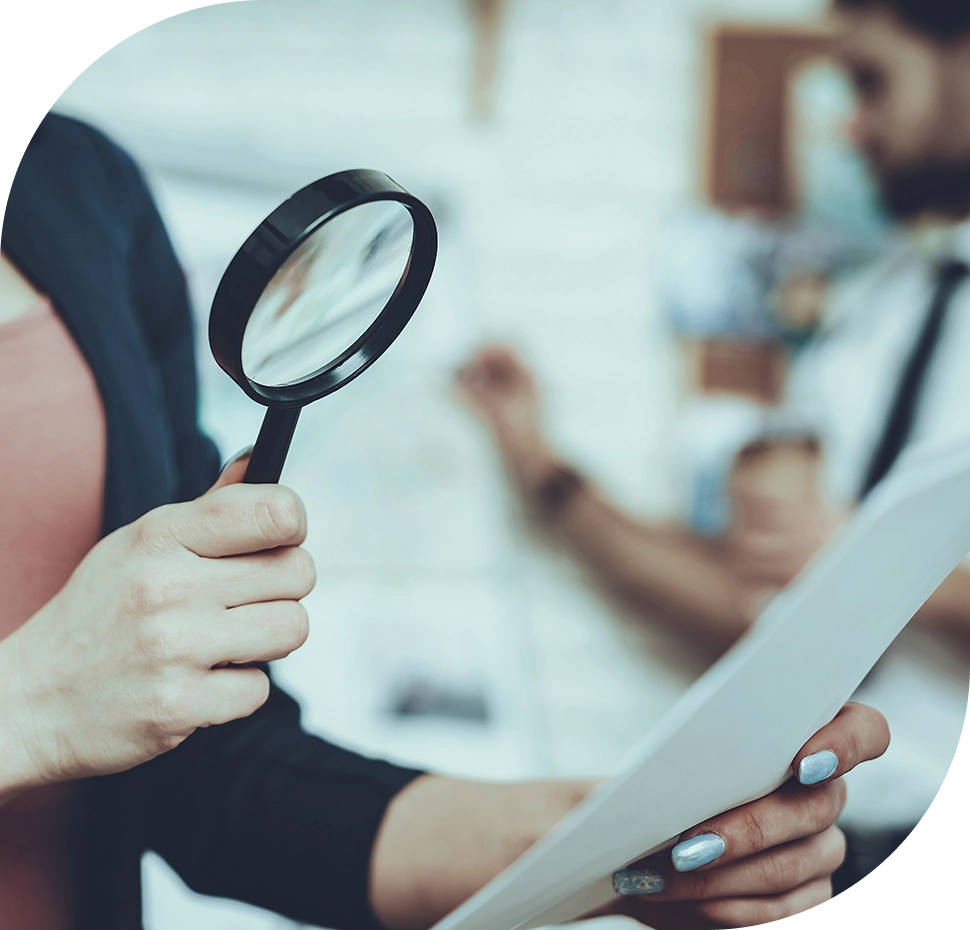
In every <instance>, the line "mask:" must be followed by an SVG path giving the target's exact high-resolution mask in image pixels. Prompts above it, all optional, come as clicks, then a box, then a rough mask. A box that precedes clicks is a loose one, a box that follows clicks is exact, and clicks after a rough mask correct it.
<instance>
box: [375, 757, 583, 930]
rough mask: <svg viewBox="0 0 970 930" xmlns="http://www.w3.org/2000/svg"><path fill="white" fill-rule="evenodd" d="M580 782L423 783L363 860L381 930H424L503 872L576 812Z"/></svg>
mask: <svg viewBox="0 0 970 930" xmlns="http://www.w3.org/2000/svg"><path fill="white" fill-rule="evenodd" d="M595 784H596V783H595V782H594V781H592V780H588V779H576V780H569V781H535V782H527V783H522V782H517V783H512V782H510V783H501V782H498V783H488V782H477V781H466V780H463V779H456V778H444V777H441V776H437V775H425V776H424V777H423V778H419V779H418V780H417V781H415V782H412V783H411V784H410V785H409V786H408V787H407V788H405V789H404V790H403V791H402V792H401V793H400V794H399V795H398V796H397V797H396V798H395V799H394V801H393V802H392V803H391V806H390V807H389V808H388V811H387V814H386V815H385V817H384V823H383V825H382V827H381V830H380V833H379V835H378V838H377V842H376V843H375V846H374V853H373V857H372V860H371V876H370V878H371V904H372V907H373V909H374V912H375V914H376V915H377V917H378V918H379V919H380V921H381V923H382V924H383V925H384V926H385V927H386V928H387V930H425V928H427V927H430V926H432V925H433V924H434V923H436V922H437V921H438V920H440V919H441V918H442V917H444V916H445V914H447V913H449V912H450V911H452V910H453V909H454V908H455V907H457V906H458V905H459V904H461V902H462V901H464V900H466V899H467V898H469V897H470V896H471V895H472V894H474V893H475V892H476V891H477V890H478V889H479V888H481V887H482V886H483V885H485V884H487V883H488V882H489V881H491V880H492V879H493V878H494V877H495V876H496V875H498V874H499V872H501V871H502V870H503V869H505V868H506V867H507V866H509V865H511V864H512V863H513V862H514V861H515V860H516V859H517V858H518V857H519V856H520V855H522V853H524V852H525V851H526V850H527V849H528V848H529V847H530V846H531V845H532V844H533V843H535V842H536V841H537V840H538V839H539V838H540V837H542V836H544V835H545V834H546V833H548V832H549V830H551V829H552V827H554V826H555V825H556V824H557V823H558V822H559V821H560V820H561V819H562V818H563V817H564V816H565V815H566V814H567V813H568V812H569V811H570V810H572V808H573V807H575V806H576V804H578V803H579V802H580V801H581V800H582V799H583V798H584V797H585V796H586V795H587V794H588V793H589V792H590V791H591V790H592V788H593V786H594V785H595Z"/></svg>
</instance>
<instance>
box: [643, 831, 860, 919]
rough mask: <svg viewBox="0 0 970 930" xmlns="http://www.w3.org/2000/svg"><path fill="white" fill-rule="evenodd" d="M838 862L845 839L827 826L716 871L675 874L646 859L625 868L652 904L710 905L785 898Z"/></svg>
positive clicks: (659, 862)
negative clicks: (742, 899)
mask: <svg viewBox="0 0 970 930" xmlns="http://www.w3.org/2000/svg"><path fill="white" fill-rule="evenodd" d="M844 858H845V836H844V835H843V833H842V831H841V830H840V829H839V828H838V827H836V826H834V825H833V826H831V827H829V829H828V830H825V831H824V832H823V833H819V834H817V835H815V836H810V837H807V838H806V839H803V840H795V841H794V842H792V843H785V844H783V845H781V846H777V847H775V848H774V849H769V850H767V851H765V852H763V853H759V854H757V855H755V856H751V857H750V858H748V859H743V860H741V861H740V862H734V863H731V864H728V865H724V866H721V867H720V868H716V869H704V870H701V871H699V872H677V871H675V870H674V869H672V868H671V867H670V866H669V863H666V862H664V861H663V859H658V857H651V858H650V859H647V860H644V861H643V862H641V863H638V864H637V865H636V866H631V870H634V869H635V870H637V871H639V872H642V873H643V874H644V877H643V878H641V879H640V881H641V885H642V888H643V889H644V890H643V891H641V894H649V896H650V897H651V898H652V899H653V900H656V901H712V900H716V899H718V898H739V897H754V896H763V895H779V894H787V893H788V892H789V891H791V890H792V889H793V888H798V887H800V886H801V885H805V884H807V883H809V882H813V881H815V880H817V879H822V878H828V877H829V876H830V875H831V874H832V873H833V872H834V871H835V870H836V869H837V868H838V867H839V866H840V865H841V864H842V860H843V859H844ZM628 871H629V870H628Z"/></svg>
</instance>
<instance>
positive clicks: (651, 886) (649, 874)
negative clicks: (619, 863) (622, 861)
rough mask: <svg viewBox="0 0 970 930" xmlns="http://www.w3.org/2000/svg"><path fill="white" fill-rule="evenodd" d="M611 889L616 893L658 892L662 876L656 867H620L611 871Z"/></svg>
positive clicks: (662, 888)
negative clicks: (616, 870) (615, 870)
mask: <svg viewBox="0 0 970 930" xmlns="http://www.w3.org/2000/svg"><path fill="white" fill-rule="evenodd" d="M613 890H614V891H615V892H616V893H617V894H624V895H628V894H660V892H661V891H663V890H664V877H663V875H661V874H660V873H659V872H658V871H657V870H656V869H620V870H619V871H618V872H614V873H613Z"/></svg>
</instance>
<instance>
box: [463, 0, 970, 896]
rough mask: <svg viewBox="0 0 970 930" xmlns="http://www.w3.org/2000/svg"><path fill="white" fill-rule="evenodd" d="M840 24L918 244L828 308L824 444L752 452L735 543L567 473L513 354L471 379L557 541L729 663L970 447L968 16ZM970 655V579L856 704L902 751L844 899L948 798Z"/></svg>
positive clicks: (526, 496) (870, 5)
mask: <svg viewBox="0 0 970 930" xmlns="http://www.w3.org/2000/svg"><path fill="white" fill-rule="evenodd" d="M832 12H833V17H834V19H835V21H836V23H837V26H838V32H839V42H838V54H839V57H840V59H841V61H842V63H843V65H844V67H845V69H846V70H847V72H848V74H849V75H850V77H851V79H852V82H853V85H854V87H855V92H856V100H857V106H856V112H855V115H854V118H853V120H852V124H851V135H852V138H853V140H854V142H855V144H856V145H857V146H858V148H859V149H860V150H861V152H862V153H863V154H864V155H865V156H866V157H867V159H868V161H869V163H870V165H871V168H872V171H873V174H874V176H875V177H876V179H877V181H878V184H879V188H880V191H881V194H882V199H883V201H884V203H885V206H886V208H887V210H888V211H889V213H890V214H891V215H892V216H893V217H895V218H896V219H897V220H898V221H899V222H900V224H902V225H903V226H904V227H905V228H906V230H907V233H908V235H907V236H906V237H905V240H904V241H903V242H902V243H901V244H900V246H899V247H898V248H896V249H895V250H894V251H893V252H892V254H890V255H887V256H886V257H885V258H884V259H883V260H882V261H881V262H879V263H878V264H877V265H876V266H875V267H872V268H869V269H868V270H866V271H865V272H863V273H861V274H860V275H858V276H857V277H856V278H854V279H853V280H851V281H849V282H847V283H846V284H845V285H844V286H842V287H840V289H839V291H838V292H837V293H835V294H834V295H833V298H832V300H831V302H830V306H829V307H828V312H827V317H826V322H825V324H824V326H823V331H822V333H821V335H820V336H819V338H818V339H817V340H816V342H815V344H814V345H813V346H812V347H811V348H810V349H809V350H808V351H807V352H806V353H805V355H804V358H803V359H802V360H800V361H799V363H798V365H797V367H796V369H795V371H794V372H793V377H792V379H791V384H790V390H789V396H788V398H787V400H786V404H785V407H786V410H787V412H788V414H789V415H790V416H791V417H792V418H793V419H797V421H798V422H800V423H803V424H804V423H807V424H810V425H811V428H812V430H813V432H814V433H815V434H816V435H817V436H818V439H819V440H820V442H819V441H815V440H813V439H797V438H795V439H791V440H786V441H782V442H778V441H765V442H761V443H756V444H754V445H752V446H750V447H749V448H748V449H746V450H745V452H744V453H743V454H742V455H741V456H740V457H739V461H738V462H737V465H736V469H735V473H734V480H733V494H734V516H733V526H732V529H731V532H730V533H729V534H728V536H727V537H726V538H724V539H722V540H718V541H710V540H707V539H703V538H701V537H698V536H696V535H694V534H692V533H691V532H690V531H689V530H687V529H685V528H682V527H679V526H671V525H657V524H650V523H644V522H643V521H641V520H638V519H636V518H634V517H632V516H629V515H627V514H625V513H623V512H622V511H621V510H620V509H619V508H617V507H616V506H615V505H614V504H612V503H611V502H610V500H609V499H608V497H607V496H606V495H605V494H604V493H603V492H601V491H600V490H599V489H597V488H596V487H595V486H594V485H593V483H592V482H591V481H590V480H589V479H588V478H586V477H585V476H583V475H581V474H580V473H578V472H577V471H576V470H575V469H573V468H571V467H570V466H569V465H568V464H567V463H565V462H564V461H563V460H562V459H561V458H560V457H559V456H558V455H557V453H556V452H555V450H554V449H553V448H552V446H551V445H550V443H549V441H548V439H547V437H546V435H545V432H544V428H543V424H542V416H541V405H540V399H539V393H538V390H537V388H536V384H535V381H534V380H533V378H532V375H531V374H530V372H529V371H528V369H527V368H526V367H525V365H524V364H523V363H522V362H521V360H520V359H519V358H518V357H517V356H516V355H515V353H514V352H513V351H511V350H509V349H506V348H502V347H491V348H488V349H485V350H483V351H482V352H481V353H480V354H479V355H478V356H477V357H476V358H475V359H473V360H472V362H471V363H470V364H469V365H468V366H467V367H466V368H465V369H464V370H463V372H462V373H461V375H460V378H459V381H460V386H461V388H462V390H463V393H464V395H465V397H466V399H467V400H468V402H469V404H470V405H471V406H472V407H473V408H474V409H475V410H476V411H477V412H478V413H479V414H480V415H481V416H482V417H483V419H484V420H485V422H486V423H487V424H488V426H489V427H490V428H491V430H492V432H493V433H494V436H495V439H496V441H497V443H498V446H499V448H500V450H501V452H502V455H503V458H504V460H505V464H506V466H507V468H508V471H509V474H510V476H511V479H512V481H513V483H514V485H515V487H516V488H517V490H518V491H519V492H520V494H521V496H522V498H523V500H524V503H525V504H526V507H527V509H528V510H529V511H530V512H531V513H532V514H533V515H534V516H535V517H536V518H537V520H538V521H539V523H540V524H541V525H543V526H544V527H545V528H546V530H547V531H548V533H549V534H550V536H552V537H553V538H554V539H556V540H557V541H558V542H559V543H561V544H562V545H563V546H564V547H565V548H566V549H567V550H568V551H569V552H570V553H571V554H572V555H573V556H575V558H576V559H577V560H578V561H579V562H580V564H581V565H583V566H584V567H585V568H586V569H587V570H588V571H590V572H591V573H592V574H593V575H594V577H596V578H597V579H598V580H599V581H600V582H601V583H602V585H603V586H604V587H605V588H606V589H607V591H609V592H610V593H612V594H614V595H616V596H618V597H620V598H623V599H625V600H626V601H628V602H630V603H632V604H633V605H634V606H635V607H636V608H638V609H639V610H640V611H641V612H642V613H643V614H644V615H646V616H648V617H649V618H650V619H651V620H659V621H664V622H666V623H667V624H668V625H669V626H672V627H673V628H675V629H677V630H679V631H682V632H684V633H687V634H690V635H691V636H692V638H693V640H694V641H695V642H697V643H701V642H703V643H705V644H706V645H710V646H713V647H715V648H716V649H723V648H725V647H726V646H728V645H729V644H730V643H731V642H733V641H734V640H735V639H736V638H737V637H738V636H740V635H741V634H743V633H744V632H745V630H746V629H747V628H748V627H749V625H750V624H751V622H752V621H753V619H754V617H755V615H756V613H757V610H758V606H759V605H760V604H761V603H762V602H763V599H764V597H765V596H766V595H767V594H770V593H771V592H773V591H776V590H777V589H779V588H780V587H782V586H784V585H785V584H787V583H788V582H789V581H791V579H792V578H793V577H794V576H795V575H796V574H797V573H798V572H799V571H800V570H801V568H802V567H803V566H804V564H805V562H806V561H807V560H808V559H810V558H811V557H812V555H813V554H814V553H815V552H816V551H817V550H818V549H819V547H820V546H822V545H823V544H824V543H825V542H826V541H827V539H828V538H829V537H830V536H831V534H832V533H833V532H834V531H835V529H836V528H837V527H838V526H839V524H840V523H841V522H842V520H843V519H844V518H845V515H846V514H847V513H848V512H849V511H850V510H851V509H852V508H853V507H854V506H855V505H856V504H857V503H858V501H859V500H861V499H862V498H863V497H865V495H866V494H868V493H869V491H870V490H871V489H872V488H873V487H875V485H876V484H878V483H879V481H881V480H882V478H883V477H884V476H885V475H886V474H887V473H888V472H889V471H890V470H891V468H892V467H893V465H894V464H895V462H896V459H897V457H898V455H899V453H900V452H901V451H902V450H903V448H905V447H906V446H907V445H908V444H909V443H911V442H915V441H919V440H925V439H935V440H943V439H946V438H948V437H954V438H957V437H963V438H970V411H968V409H967V398H968V397H970V363H968V359H970V282H968V265H970V4H957V3H954V2H952V0H835V4H834V9H833V11H832ZM967 643H970V569H966V568H961V569H958V570H957V571H956V572H954V574H953V575H952V576H951V577H950V578H949V579H947V581H946V582H945V583H944V584H943V586H942V587H941V588H940V590H939V591H938V592H937V593H936V594H935V595H934V597H933V598H931V600H930V601H929V602H928V604H927V605H926V606H925V607H924V608H923V610H922V611H921V612H920V614H919V615H918V617H917V620H916V621H915V622H914V623H913V624H911V625H910V629H908V630H907V631H906V632H905V633H904V634H903V635H902V636H901V637H900V638H899V639H898V640H897V642H896V643H895V644H894V645H893V647H892V648H891V649H890V650H889V651H888V652H887V654H886V656H885V657H884V659H883V660H882V662H881V663H880V665H879V666H877V668H876V669H875V670H874V672H873V673H872V674H871V675H870V677H869V679H867V682H866V684H865V685H864V687H863V689H862V692H863V693H861V694H860V699H862V700H865V701H866V702H868V703H871V704H873V705H875V706H876V707H878V708H879V709H880V710H882V712H883V713H884V714H885V715H886V716H887V718H888V719H889V722H890V727H891V728H892V731H893V738H894V743H893V747H892V749H891V750H890V752H889V754H888V755H887V756H886V759H885V761H884V763H881V764H880V765H877V766H872V767H870V770H869V771H868V772H865V771H863V772H861V773H860V775H859V777H858V778H857V779H856V780H855V782H856V783H855V785H854V790H850V794H849V797H850V800H849V805H848V807H847V808H846V812H845V816H844V827H845V828H847V832H848V833H849V835H850V857H849V860H848V861H847V866H846V869H845V872H844V873H843V877H842V881H841V885H842V887H845V886H847V885H848V884H851V883H852V882H853V881H854V880H856V879H857V878H858V877H860V876H861V875H863V874H865V873H866V872H867V871H869V870H870V869H871V868H872V867H874V865H876V864H878V862H879V861H881V860H882V859H883V858H885V856H886V855H888V854H889V852H891V851H892V850H893V849H894V848H895V847H896V845H898V843H899V842H900V841H901V840H902V838H903V837H905V836H906V834H907V833H908V832H909V830H910V829H911V828H912V826H913V825H914V824H915V823H916V822H917V821H918V820H919V818H920V817H921V816H922V815H923V813H924V812H925V810H926V808H927V807H928V805H929V803H930V802H931V801H932V799H933V797H934V796H935V794H936V792H937V790H938V789H939V786H940V784H941V782H942V780H943V777H944V775H945V774H946V771H947V769H948V768H949V765H950V762H951V761H952V757H953V753H954V751H955V749H956V745H957V742H958V740H959V736H960V732H961V728H962V724H963V718H964V715H965V711H966V702H967V686H968V671H970V664H968V661H967V655H966V651H965V649H964V648H963V647H965V646H966V645H967ZM955 644H956V645H957V646H959V648H954V646H955Z"/></svg>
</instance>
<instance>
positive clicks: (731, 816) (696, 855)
mask: <svg viewBox="0 0 970 930" xmlns="http://www.w3.org/2000/svg"><path fill="white" fill-rule="evenodd" d="M844 806H845V785H844V783H843V782H841V781H834V782H831V783H830V784H827V785H822V786H821V787H820V788H818V789H817V790H814V791H806V790H805V789H804V788H803V787H802V786H801V785H799V784H797V783H795V782H788V783H787V784H785V785H782V787H781V788H779V789H778V790H777V791H774V792H772V793H771V794H769V795H767V796H766V797H763V798H761V799H760V800H758V801H752V802H751V803H750V804H745V805H743V806H741V807H736V808H734V810H730V811H727V812H726V813H724V814H719V815H718V816H717V817H712V818H711V819H710V820H708V821H705V822H704V823H703V824H700V825H698V826H696V827H694V828H693V829H691V830H688V831H687V832H686V833H685V834H683V835H682V837H681V840H680V842H679V843H678V844H677V845H676V846H674V848H673V849H672V850H671V853H670V860H671V864H672V866H673V868H674V870H675V871H677V872H694V871H696V870H697V869H703V868H708V867H711V866H713V865H715V864H716V865H721V866H723V865H725V864H727V863H729V862H735V861H737V860H739V859H745V858H747V857H748V856H754V855H757V854H758V853H760V852H764V851H765V850H766V849H771V848H772V847H774V846H779V845H781V844H782V843H790V842H792V841H793V840H800V839H803V838H804V837H807V836H813V835H814V834H816V833H822V832H823V831H825V830H827V829H828V828H829V827H830V826H832V824H833V823H835V820H836V818H837V817H838V816H839V814H840V813H841V812H842V808H843V807H844Z"/></svg>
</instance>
